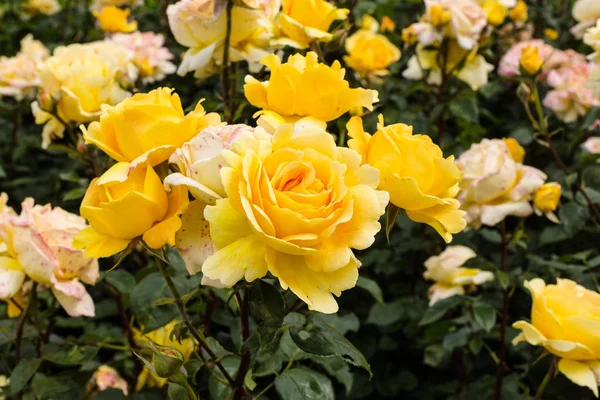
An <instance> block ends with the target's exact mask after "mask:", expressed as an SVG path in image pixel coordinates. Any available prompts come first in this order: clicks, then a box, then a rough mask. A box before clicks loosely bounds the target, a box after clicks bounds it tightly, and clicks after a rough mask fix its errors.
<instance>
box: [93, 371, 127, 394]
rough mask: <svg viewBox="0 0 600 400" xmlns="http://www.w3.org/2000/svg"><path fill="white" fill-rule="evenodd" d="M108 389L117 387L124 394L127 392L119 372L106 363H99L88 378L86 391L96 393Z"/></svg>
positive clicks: (125, 383) (125, 384)
mask: <svg viewBox="0 0 600 400" xmlns="http://www.w3.org/2000/svg"><path fill="white" fill-rule="evenodd" d="M108 389H119V390H120V391H121V392H123V394H124V395H125V396H127V395H128V394H129V389H128V388H127V382H126V381H125V379H123V378H122V377H121V375H119V372H118V371H117V370H116V369H114V368H111V367H109V366H108V365H101V366H99V367H98V368H97V369H96V370H95V371H94V374H93V375H92V377H91V378H90V381H89V382H88V384H87V391H88V393H96V392H102V391H104V390H108Z"/></svg>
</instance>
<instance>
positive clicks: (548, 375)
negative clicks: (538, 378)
mask: <svg viewBox="0 0 600 400" xmlns="http://www.w3.org/2000/svg"><path fill="white" fill-rule="evenodd" d="M555 362H556V360H554V359H553V360H552V361H551V362H550V368H548V372H547V373H546V376H544V380H543V381H542V383H540V386H538V389H537V392H536V393H535V400H541V399H542V395H543V394H544V391H545V390H546V387H547V386H548V383H550V380H551V379H552V376H554V368H555V365H554V364H555Z"/></svg>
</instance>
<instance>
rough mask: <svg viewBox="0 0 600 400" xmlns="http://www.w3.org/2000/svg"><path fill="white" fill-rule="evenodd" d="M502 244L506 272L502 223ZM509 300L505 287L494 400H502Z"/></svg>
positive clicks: (508, 290) (502, 258)
mask: <svg viewBox="0 0 600 400" xmlns="http://www.w3.org/2000/svg"><path fill="white" fill-rule="evenodd" d="M500 230H501V235H502V242H501V247H502V250H501V269H502V272H506V270H507V268H508V263H507V258H508V240H507V239H508V238H507V234H506V223H505V221H502V223H501V225H500ZM509 300H510V288H509V287H507V288H506V289H504V294H503V304H502V319H501V320H500V335H499V337H498V340H499V341H500V351H499V357H498V370H497V373H496V392H495V395H494V399H496V400H501V399H502V383H503V381H504V370H505V368H506V365H505V363H506V344H505V336H506V325H507V324H508V306H509Z"/></svg>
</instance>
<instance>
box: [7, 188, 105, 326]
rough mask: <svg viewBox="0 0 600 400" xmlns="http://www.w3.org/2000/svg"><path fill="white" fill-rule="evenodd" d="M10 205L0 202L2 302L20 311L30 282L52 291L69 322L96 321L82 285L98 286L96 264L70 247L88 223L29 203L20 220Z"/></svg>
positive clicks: (95, 261)
mask: <svg viewBox="0 0 600 400" xmlns="http://www.w3.org/2000/svg"><path fill="white" fill-rule="evenodd" d="M7 200H8V197H7V196H6V195H5V194H2V196H0V276H1V277H2V278H1V279H0V281H1V284H0V298H1V299H4V300H8V299H13V298H14V299H15V302H16V303H17V304H18V305H19V306H21V307H22V306H23V305H24V299H23V297H22V289H23V286H24V282H25V280H26V279H30V280H31V281H34V282H37V283H39V284H41V285H43V286H44V287H46V288H49V289H50V290H51V291H52V293H53V294H54V297H56V299H57V300H58V302H59V303H60V305H61V306H62V307H63V308H64V309H65V311H66V312H67V313H68V314H69V315H70V316H73V317H79V316H88V317H91V316H94V302H93V300H92V298H91V296H90V295H89V294H88V292H87V290H86V289H85V286H84V285H83V284H82V283H81V282H84V283H87V284H90V285H93V284H94V283H95V282H96V280H97V279H98V274H99V271H98V261H97V260H96V259H88V258H84V256H83V252H82V251H80V250H77V249H74V248H73V246H72V241H73V237H74V236H75V235H77V234H78V233H79V232H80V231H81V230H83V229H85V228H86V224H85V221H84V219H83V218H81V217H79V216H77V215H74V214H71V213H68V212H66V211H65V210H63V209H61V208H59V207H54V208H52V206H51V205H49V204H47V205H45V206H40V205H35V204H34V201H33V199H31V198H28V199H26V200H25V201H24V202H23V204H22V210H21V214H18V215H17V214H16V213H15V211H14V210H13V209H12V208H10V207H8V206H7V205H6V201H7ZM30 290H32V289H31V288H29V289H28V290H26V291H30ZM15 296H16V298H15ZM15 314H18V312H17V313H15Z"/></svg>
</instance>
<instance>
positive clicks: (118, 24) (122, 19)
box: [93, 6, 137, 32]
mask: <svg viewBox="0 0 600 400" xmlns="http://www.w3.org/2000/svg"><path fill="white" fill-rule="evenodd" d="M130 13H131V11H129V10H122V9H120V8H119V7H115V6H106V7H103V8H102V10H101V11H100V12H98V11H94V13H93V14H94V17H96V20H97V21H98V25H99V26H100V29H102V30H103V31H104V32H133V31H136V30H137V21H132V22H127V17H129V14H130Z"/></svg>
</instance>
